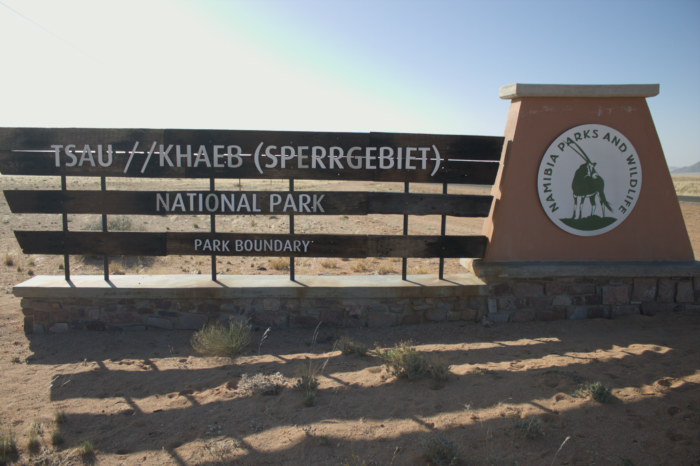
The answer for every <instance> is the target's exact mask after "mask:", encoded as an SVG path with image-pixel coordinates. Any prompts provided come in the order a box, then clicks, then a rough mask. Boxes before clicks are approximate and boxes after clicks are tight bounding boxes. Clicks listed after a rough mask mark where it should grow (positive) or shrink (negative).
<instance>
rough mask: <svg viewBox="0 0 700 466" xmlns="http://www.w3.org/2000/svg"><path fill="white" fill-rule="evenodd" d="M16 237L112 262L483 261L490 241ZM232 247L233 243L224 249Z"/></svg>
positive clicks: (33, 245) (31, 245)
mask: <svg viewBox="0 0 700 466" xmlns="http://www.w3.org/2000/svg"><path fill="white" fill-rule="evenodd" d="M15 237H16V238H17V241H18V243H19V245H20V247H21V248H22V252H23V253H24V254H61V255H63V254H95V255H109V256H122V255H139V256H164V255H202V256H211V255H212V254H216V255H217V256H273V257H289V256H295V257H355V258H359V257H456V258H461V257H477V258H478V257H483V255H484V251H485V249H486V244H487V241H488V240H487V238H486V237H484V236H392V235H389V236H381V235H373V236H366V235H277V234H245V233H204V232H202V233H131V232H129V233H124V232H107V233H103V232H84V231H76V232H63V231H16V232H15ZM197 241H199V243H197ZM207 241H209V243H207ZM215 241H218V243H215ZM226 241H228V243H224V242H226ZM207 246H208V247H207ZM212 249H215V250H212ZM257 249H259V250H257Z"/></svg>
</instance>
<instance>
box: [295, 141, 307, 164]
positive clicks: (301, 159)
mask: <svg viewBox="0 0 700 466" xmlns="http://www.w3.org/2000/svg"><path fill="white" fill-rule="evenodd" d="M308 148H309V146H299V147H297V155H298V156H299V162H297V168H309V166H308V165H307V164H306V162H304V159H308V158H309V156H308V155H306V154H304V151H305V150H306V149H308Z"/></svg>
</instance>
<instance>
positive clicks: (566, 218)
mask: <svg viewBox="0 0 700 466" xmlns="http://www.w3.org/2000/svg"><path fill="white" fill-rule="evenodd" d="M641 189H642V166H641V165H640V163H639V156H638V155H637V151H636V150H635V149H634V147H633V146H632V143H630V142H629V140H628V139H627V138H626V137H625V136H623V135H622V134H621V133H620V132H619V131H617V130H615V129H613V128H610V127H609V126H603V125H581V126H577V127H575V128H571V129H570V130H568V131H566V132H565V133H563V134H562V135H561V136H559V137H558V138H556V139H555V140H554V142H552V144H551V145H550V146H549V147H548V148H547V152H545V154H544V157H542V162H541V163H540V169H539V172H538V174H537V191H538V193H539V196H540V203H541V204H542V208H543V209H544V211H545V212H546V213H547V216H548V217H549V219H550V220H551V221H552V222H554V223H555V224H556V225H557V226H558V227H559V228H561V229H562V230H564V231H566V232H569V233H571V234H573V235H578V236H595V235H601V234H603V233H607V232H608V231H610V230H612V229H613V228H615V227H617V226H618V225H619V224H621V223H622V222H623V221H624V220H625V219H626V218H627V216H628V215H629V214H630V212H632V209H634V206H635V204H636V203H637V199H638V198H639V192H640V190H641Z"/></svg>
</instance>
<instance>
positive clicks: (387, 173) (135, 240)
mask: <svg viewBox="0 0 700 466" xmlns="http://www.w3.org/2000/svg"><path fill="white" fill-rule="evenodd" d="M502 146H503V138H501V137H483V136H447V135H424V134H393V133H311V132H273V131H225V130H222V131H210V130H151V129H75V128H72V129H57V128H53V129H44V128H3V129H0V172H1V173H2V174H4V175H43V176H60V177H61V179H62V190H61V191H48V190H38V191H14V190H12V191H5V193H4V194H5V197H6V198H7V202H8V205H9V206H10V209H11V210H12V212H13V213H46V214H49V213H53V214H56V213H58V214H63V215H64V228H63V231H16V232H15V236H16V238H17V241H18V242H19V244H20V246H21V248H22V250H23V252H24V253H25V254H62V255H64V256H65V257H66V278H68V277H69V272H68V270H69V267H68V265H69V264H68V255H70V254H93V255H104V256H105V278H108V267H107V259H106V258H107V256H116V255H140V256H163V255H210V256H212V278H213V279H216V267H215V263H216V262H215V256H217V255H220V256H223V255H238V256H244V255H247V256H283V257H291V258H293V257H348V258H364V257H402V258H404V267H403V276H404V278H405V270H406V267H405V262H406V261H405V259H406V258H408V257H436V258H440V259H441V266H440V276H442V270H443V266H442V264H443V260H444V258H448V257H449V258H460V257H482V256H483V254H484V252H485V249H486V245H487V241H486V238H485V237H484V236H447V235H445V218H446V217H447V216H458V217H486V216H487V215H488V213H489V211H490V208H491V201H492V197H491V196H473V195H451V194H448V193H447V186H448V183H450V184H479V185H484V184H487V185H490V184H493V181H494V179H495V177H496V173H497V171H498V166H499V163H498V160H499V159H500V154H501V149H502ZM67 176H78V177H85V176H92V177H100V178H101V180H102V190H101V191H70V190H68V189H67V187H66V177H67ZM107 177H137V178H156V179H158V178H180V179H181V178H208V179H209V180H210V189H209V190H208V191H196V190H192V191H183V190H175V191H163V190H161V191H134V192H124V191H107V187H106V179H107ZM217 178H218V179H224V178H229V179H231V178H234V179H287V180H289V190H288V191H221V190H217V189H216V184H215V180H216V179H217ZM295 179H296V180H298V179H304V180H336V181H353V180H354V181H368V182H402V183H404V193H389V192H337V191H313V192H303V191H294V180H295ZM411 182H420V183H439V184H442V185H443V190H442V191H443V194H418V193H410V189H409V183H411ZM67 214H101V215H102V216H103V231H102V232H69V231H68V228H67V222H66V215H67ZM178 214H194V215H201V214H205V215H210V216H211V231H210V232H209V233H175V232H147V233H131V232H109V231H107V222H106V216H107V215H178ZM272 214H274V215H286V216H289V217H290V231H289V234H286V235H281V234H246V233H235V232H230V233H229V232H217V231H216V216H218V215H272ZM368 214H399V215H404V235H402V236H399V235H303V234H302V235H299V234H295V232H294V221H293V218H294V216H295V215H368ZM408 215H441V216H442V218H443V222H442V234H441V235H418V236H416V235H412V236H408V234H407V233H408ZM293 265H294V263H293V259H292V260H291V264H290V270H291V276H292V279H293V278H294V267H293Z"/></svg>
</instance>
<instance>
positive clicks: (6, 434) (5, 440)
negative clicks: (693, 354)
mask: <svg viewBox="0 0 700 466" xmlns="http://www.w3.org/2000/svg"><path fill="white" fill-rule="evenodd" d="M15 454H17V439H16V438H15V434H14V432H12V428H8V429H7V430H4V429H3V430H1V431H0V464H4V463H5V462H6V461H7V458H8V457H9V456H12V455H15Z"/></svg>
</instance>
